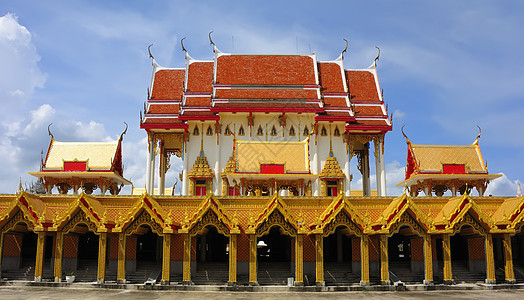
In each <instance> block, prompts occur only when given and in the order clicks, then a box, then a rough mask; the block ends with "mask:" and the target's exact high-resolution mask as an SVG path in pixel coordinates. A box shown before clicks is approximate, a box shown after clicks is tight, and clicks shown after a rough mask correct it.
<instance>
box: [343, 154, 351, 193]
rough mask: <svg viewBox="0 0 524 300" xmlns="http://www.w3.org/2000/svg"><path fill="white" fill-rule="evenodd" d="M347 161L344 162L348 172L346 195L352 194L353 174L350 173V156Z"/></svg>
mask: <svg viewBox="0 0 524 300" xmlns="http://www.w3.org/2000/svg"><path fill="white" fill-rule="evenodd" d="M347 159H348V160H347V161H346V162H345V163H344V173H346V186H345V190H346V191H345V193H346V196H348V197H349V196H350V194H351V174H350V173H349V156H348V157H347Z"/></svg>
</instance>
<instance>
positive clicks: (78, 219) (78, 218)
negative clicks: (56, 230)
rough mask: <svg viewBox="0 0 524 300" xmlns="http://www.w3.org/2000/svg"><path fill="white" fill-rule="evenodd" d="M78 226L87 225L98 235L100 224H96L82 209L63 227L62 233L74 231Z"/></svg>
mask: <svg viewBox="0 0 524 300" xmlns="http://www.w3.org/2000/svg"><path fill="white" fill-rule="evenodd" d="M78 224H85V225H87V227H88V228H89V230H91V231H92V232H94V233H97V229H98V224H95V223H94V222H93V221H92V220H91V218H90V217H89V216H88V215H87V214H86V213H85V211H84V210H82V209H80V210H78V211H77V213H76V214H75V215H74V216H73V217H72V218H71V219H70V220H69V221H68V222H66V223H65V224H64V226H63V227H62V230H61V231H62V232H64V233H65V234H67V233H69V232H70V231H71V230H73V229H74V228H75V227H76V226H77V225H78Z"/></svg>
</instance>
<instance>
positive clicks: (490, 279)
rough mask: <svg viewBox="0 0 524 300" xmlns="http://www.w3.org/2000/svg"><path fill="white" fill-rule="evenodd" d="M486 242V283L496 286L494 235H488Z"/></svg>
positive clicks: (485, 238)
mask: <svg viewBox="0 0 524 300" xmlns="http://www.w3.org/2000/svg"><path fill="white" fill-rule="evenodd" d="M484 240H485V242H486V283H488V284H495V282H497V280H496V279H495V258H494V257H493V235H492V234H491V233H488V234H486V236H485V237H484Z"/></svg>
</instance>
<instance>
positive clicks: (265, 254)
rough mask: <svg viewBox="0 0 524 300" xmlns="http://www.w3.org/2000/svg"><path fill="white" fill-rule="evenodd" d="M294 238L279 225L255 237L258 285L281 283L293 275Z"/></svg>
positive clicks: (285, 282)
mask: <svg viewBox="0 0 524 300" xmlns="http://www.w3.org/2000/svg"><path fill="white" fill-rule="evenodd" d="M293 241H294V239H293V238H292V237H291V236H289V235H288V233H287V232H286V231H285V230H283V229H282V227H280V226H279V225H273V226H272V227H271V228H270V229H269V230H267V231H266V232H265V233H264V234H263V235H262V236H260V237H258V238H257V262H258V266H257V278H258V283H259V284H260V285H283V284H287V279H288V278H290V277H294V267H295V266H294V263H293V261H294V259H295V257H294V251H293V250H294V243H293Z"/></svg>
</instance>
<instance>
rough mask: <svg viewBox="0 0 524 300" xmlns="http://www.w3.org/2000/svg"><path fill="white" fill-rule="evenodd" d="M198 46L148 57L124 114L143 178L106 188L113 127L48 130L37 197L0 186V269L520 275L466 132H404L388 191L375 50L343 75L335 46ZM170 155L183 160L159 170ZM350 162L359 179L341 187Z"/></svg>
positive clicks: (96, 274)
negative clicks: (297, 51) (203, 50)
mask: <svg viewBox="0 0 524 300" xmlns="http://www.w3.org/2000/svg"><path fill="white" fill-rule="evenodd" d="M210 42H211V45H212V52H211V51H210V55H209V57H210V58H209V59H208V60H197V59H194V58H192V57H191V56H190V55H189V52H188V51H187V50H186V49H185V48H184V46H183V44H182V48H183V51H184V53H185V66H179V67H177V68H171V67H164V66H161V65H160V64H158V63H157V62H156V60H155V59H154V57H153V56H152V55H151V53H150V57H151V59H152V76H151V83H150V87H149V89H148V94H147V99H146V101H145V103H144V108H143V111H142V112H141V115H140V128H141V129H143V130H144V134H146V135H147V137H148V141H149V142H148V156H147V161H145V168H144V172H145V174H146V182H145V188H134V189H133V192H132V193H130V194H129V195H123V194H122V193H121V189H122V187H124V186H126V185H131V182H130V181H129V180H128V179H126V178H125V173H124V171H125V170H124V169H123V164H122V157H123V156H125V153H122V147H121V146H122V141H123V138H124V133H125V131H124V132H123V133H122V135H121V136H120V138H119V139H118V140H117V141H114V142H102V143H93V142H90V143H87V142H85V143H84V142H67V141H62V142H61V141H57V140H55V137H54V136H53V135H52V134H51V131H50V132H49V134H50V144H49V148H48V151H47V154H46V155H45V157H44V158H43V159H42V163H41V169H40V170H39V171H37V172H31V173H30V174H31V175H33V176H35V177H36V179H37V180H38V182H39V183H40V184H41V185H42V186H43V190H44V191H45V193H41V194H39V193H29V192H28V191H24V190H23V189H22V188H21V187H20V188H19V190H18V191H17V192H16V194H11V195H0V265H1V274H0V275H1V278H4V279H6V280H29V281H36V282H41V281H49V282H62V281H63V280H65V278H66V276H67V275H74V276H75V280H76V281H77V282H96V283H97V284H121V283H131V284H132V283H136V284H144V283H146V284H155V283H158V284H164V285H169V284H170V285H193V284H195V285H203V284H217V285H230V286H235V285H252V286H257V285H284V284H285V285H288V284H292V285H295V286H315V285H316V286H320V287H323V286H352V285H359V286H369V285H392V284H397V283H420V284H425V285H427V286H431V285H434V284H455V283H461V282H472V283H476V282H482V283H485V284H499V283H509V284H513V283H518V282H524V231H523V228H524V227H523V225H524V197H522V196H520V197H494V196H485V195H484V193H485V191H486V187H487V184H488V183H489V181H490V180H493V179H494V178H496V177H498V176H500V175H493V174H489V172H488V169H487V167H486V163H485V161H484V158H483V157H482V154H481V151H480V145H479V137H480V134H479V136H478V137H477V138H476V139H474V142H473V144H471V145H418V144H414V143H412V142H411V141H410V140H409V139H408V137H407V136H406V135H404V137H405V139H406V143H407V163H406V178H405V181H404V182H401V183H398V184H399V186H401V187H404V193H402V194H401V195H396V196H390V195H388V194H387V192H386V173H385V161H384V159H385V158H384V155H385V150H386V149H387V147H386V146H385V144H384V137H385V135H386V134H387V133H388V132H390V131H391V130H392V129H393V127H392V120H391V117H390V116H389V115H390V114H389V112H388V107H387V105H386V104H385V102H384V99H383V96H382V90H381V87H380V84H379V78H378V71H377V64H376V62H377V60H378V58H379V57H378V56H377V58H376V59H375V60H374V61H373V62H372V63H371V65H370V67H368V68H365V69H352V68H350V67H349V66H348V63H347V61H345V60H344V54H345V52H346V51H345V50H344V51H342V53H341V54H340V56H339V57H338V58H336V59H334V60H332V61H319V60H318V59H317V56H316V54H303V55H260V54H256V55H255V54H234V53H225V52H221V51H220V50H219V49H218V47H217V46H216V45H215V44H214V43H213V41H212V40H211V36H210ZM346 48H347V46H346ZM126 130H127V128H126ZM402 132H403V131H402ZM57 138H58V139H60V138H59V137H57ZM412 138H414V137H412ZM472 140H473V139H472ZM467 142H471V141H466V143H465V144H467ZM175 157H176V158H177V160H180V161H181V162H182V165H183V168H182V172H180V174H176V176H175V177H176V178H171V177H173V176H172V175H171V176H167V174H172V173H173V172H169V173H168V172H167V171H168V170H169V168H170V167H171V163H172V161H173V160H174V159H175ZM351 166H353V168H351ZM354 167H356V170H358V172H360V174H359V175H358V176H359V177H360V176H361V177H362V186H360V185H358V186H357V185H356V184H355V186H352V185H353V183H354V182H353V174H351V172H350V170H352V169H353V170H354V169H355V168H354ZM372 168H374V169H372ZM370 170H374V172H371V171H370ZM372 173H374V174H376V175H375V176H376V190H372V187H371V178H370V177H371V174H372ZM166 182H167V183H168V184H167V186H166ZM174 182H176V183H178V184H179V185H178V187H179V188H180V187H181V189H180V190H181V194H180V195H176V194H177V193H178V192H174V191H175V189H174V188H173V187H172V184H173V183H174ZM395 184H397V183H395Z"/></svg>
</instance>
